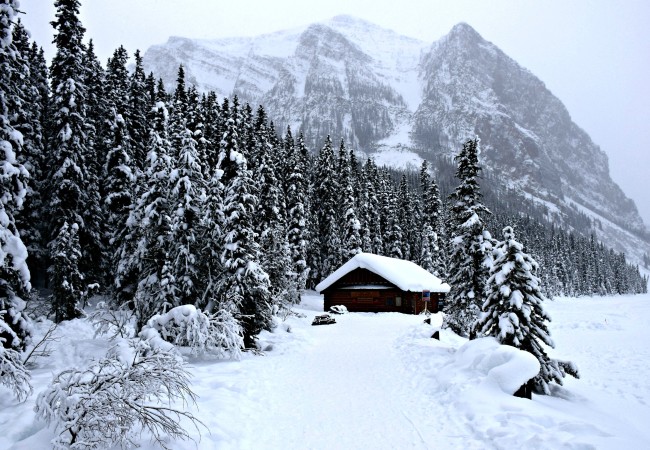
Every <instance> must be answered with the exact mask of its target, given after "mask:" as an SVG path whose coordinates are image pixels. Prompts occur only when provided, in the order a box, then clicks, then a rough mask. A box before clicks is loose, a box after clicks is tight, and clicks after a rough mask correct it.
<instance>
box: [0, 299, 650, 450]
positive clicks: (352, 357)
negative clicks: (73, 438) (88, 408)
mask: <svg viewBox="0 0 650 450" xmlns="http://www.w3.org/2000/svg"><path fill="white" fill-rule="evenodd" d="M545 307H546V308H547V309H548V311H549V312H550V314H551V316H552V317H553V319H554V321H553V322H552V323H551V324H550V331H551V334H552V337H553V339H554V341H555V343H556V345H557V349H556V350H550V352H551V355H552V356H553V357H556V358H560V359H567V360H571V361H574V362H575V363H576V364H577V365H578V367H579V369H580V373H581V375H582V379H580V380H574V379H567V382H566V384H565V386H564V387H561V388H558V389H557V390H556V391H555V393H554V395H553V396H537V395H533V399H532V400H525V399H520V398H515V397H513V396H511V395H510V394H509V393H508V392H509V391H512V390H513V389H514V388H515V387H516V386H517V385H518V384H519V383H521V380H522V379H524V378H526V377H527V376H529V375H530V373H531V370H533V371H534V370H535V363H536V361H531V360H530V358H528V355H526V354H522V352H519V351H518V350H515V349H511V348H504V347H499V346H498V345H496V342H495V341H494V340H492V339H480V340H476V341H472V342H471V343H468V342H467V341H466V340H465V339H462V338H459V337H457V336H455V335H453V334H451V333H449V332H447V331H444V330H443V332H442V333H441V341H436V340H434V339H431V338H430V336H431V334H432V332H433V330H434V329H435V326H436V325H438V324H439V323H440V320H441V317H440V315H434V316H432V318H433V320H432V322H433V325H425V324H424V323H423V318H422V317H421V316H410V315H404V314H399V313H379V314H372V313H350V314H344V315H340V316H336V321H337V323H336V324H333V325H324V326H311V325H310V324H311V321H312V319H313V317H314V316H315V315H319V314H322V297H321V296H319V295H318V294H316V293H314V292H311V293H308V294H307V295H306V296H304V299H303V303H302V304H301V305H300V306H299V307H298V308H297V310H298V311H300V312H302V313H303V314H305V315H306V317H304V318H296V317H292V318H289V319H288V320H286V321H283V322H279V325H278V327H277V328H276V330H275V331H274V332H273V333H267V332H265V333H263V334H262V335H261V338H260V343H261V345H262V346H263V348H264V349H265V351H264V353H265V355H264V356H255V355H251V354H246V355H245V356H244V358H243V359H242V360H241V361H213V360H209V359H207V358H205V357H203V358H201V359H190V364H191V366H192V368H191V372H192V374H193V378H192V386H193V389H194V391H195V392H196V393H197V394H198V395H199V399H198V402H197V405H195V406H192V405H190V406H188V407H187V408H188V409H189V410H190V411H191V412H193V413H194V414H196V415H197V416H198V417H199V418H200V419H201V420H202V421H203V422H204V423H205V425H206V426H207V428H208V430H209V431H207V430H203V431H202V433H201V436H200V438H199V434H198V433H197V432H196V431H193V430H192V429H190V428H188V429H190V433H191V434H192V435H193V436H195V437H196V439H197V441H198V440H199V439H200V441H198V443H197V444H194V443H193V442H190V441H187V442H183V441H180V442H169V446H170V448H173V449H181V450H185V449H187V450H189V449H196V448H199V449H256V450H257V449H326V450H335V449H617V450H619V449H644V448H650V427H648V424H650V377H648V374H650V348H649V347H648V345H647V344H648V342H650V327H648V326H647V318H648V317H650V295H643V296H621V297H607V298H597V297H596V298H581V299H560V300H557V301H554V302H548V303H547V304H546V305H545ZM40 326H41V325H39V327H40ZM43 327H44V326H43ZM287 330H289V331H290V332H288V331H287ZM59 336H60V337H61V341H59V342H58V343H57V344H56V345H57V347H56V349H55V353H54V354H53V355H52V357H51V359H50V360H49V361H48V362H47V363H46V364H45V365H44V366H43V367H41V368H39V369H36V370H35V371H34V384H35V393H34V394H33V395H32V396H31V397H30V398H29V399H28V400H27V401H26V402H25V403H22V404H21V403H16V402H15V401H14V400H13V399H12V398H11V397H10V396H9V395H8V393H7V392H6V391H5V390H3V389H4V388H0V449H7V448H11V449H30V450H31V449H47V448H50V445H49V441H50V439H52V437H53V431H52V430H51V429H48V428H46V426H45V424H44V423H41V422H38V421H35V419H34V413H33V411H32V409H33V406H34V400H35V398H36V395H37V394H38V392H40V391H41V390H43V389H44V387H45V386H46V384H47V383H48V382H49V381H50V380H51V377H52V373H53V372H57V371H59V370H61V369H62V368H65V367H70V366H74V367H81V366H82V365H84V364H86V362H87V361H88V359H89V358H92V357H95V358H97V357H99V356H101V355H103V353H104V352H105V350H106V348H107V347H108V346H109V343H108V342H106V341H105V340H101V339H92V329H91V327H90V325H89V324H88V323H87V322H86V321H83V320H75V321H71V322H68V323H65V324H63V325H62V326H61V327H60V329H59ZM179 406H180V405H179ZM189 426H190V425H189V424H188V427H189ZM141 445H142V448H144V449H155V448H158V447H156V446H155V445H154V444H152V443H150V442H149V440H148V436H147V435H146V434H143V435H142V436H141Z"/></svg>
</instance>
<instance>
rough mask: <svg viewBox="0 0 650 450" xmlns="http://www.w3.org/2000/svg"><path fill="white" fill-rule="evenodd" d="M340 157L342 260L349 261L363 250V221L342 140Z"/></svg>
mask: <svg viewBox="0 0 650 450" xmlns="http://www.w3.org/2000/svg"><path fill="white" fill-rule="evenodd" d="M339 154H340V155H342V157H341V158H339V176H340V179H341V184H340V190H341V195H342V199H341V209H342V215H341V218H342V223H343V227H342V228H343V229H342V232H343V234H342V238H341V249H340V251H341V261H342V262H347V261H348V260H349V259H351V258H352V257H353V256H354V255H356V254H358V253H360V252H361V245H362V242H361V234H360V230H361V223H360V222H359V219H358V218H357V211H356V209H357V208H356V198H355V194H354V188H353V180H352V170H351V167H350V162H349V161H348V159H347V152H346V150H345V144H344V143H343V141H342V140H341V147H340V153H339Z"/></svg>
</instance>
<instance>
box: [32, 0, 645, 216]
mask: <svg viewBox="0 0 650 450" xmlns="http://www.w3.org/2000/svg"><path fill="white" fill-rule="evenodd" d="M51 3H53V1H50V0H28V1H27V0H22V2H21V6H22V9H23V10H24V11H25V12H26V14H25V15H23V16H22V20H23V22H24V23H25V26H26V27H27V28H28V29H29V30H30V31H31V33H32V36H33V38H34V39H36V41H37V42H38V43H39V44H40V45H43V46H44V47H46V53H47V56H48V57H51V56H52V54H53V49H52V46H51V40H52V27H51V26H50V25H49V22H50V21H51V20H53V17H54V8H53V7H52V6H51ZM82 3H84V4H83V5H82V7H81V20H82V22H83V24H84V26H85V27H86V29H87V33H86V38H87V39H88V38H92V39H93V42H94V43H95V50H96V52H97V54H98V56H99V58H100V60H101V61H102V63H105V62H106V59H107V58H108V57H109V56H110V55H111V54H112V52H113V50H114V49H115V48H117V47H118V46H119V45H120V44H122V45H124V46H125V47H126V49H127V50H128V51H129V52H130V53H131V54H132V53H133V52H134V51H135V50H136V49H138V48H139V49H141V50H142V51H143V52H144V51H145V50H146V49H147V48H148V47H149V46H150V45H152V44H158V43H163V42H165V41H166V40H167V38H168V37H169V36H171V35H174V36H184V37H190V38H208V39H209V38H218V37H232V36H254V35H257V34H261V33H267V32H273V31H277V30H281V29H287V28H294V27H299V26H303V25H306V24H309V23H312V22H318V21H322V20H326V19H329V18H331V17H333V16H335V15H338V14H350V15H353V16H357V17H360V18H363V19H365V20H368V21H370V22H374V23H376V24H377V25H380V26H382V27H385V28H389V29H392V30H395V31H396V32H398V33H400V34H404V35H407V36H411V37H415V38H418V39H422V40H424V41H427V42H433V41H434V40H437V39H439V38H440V37H441V36H443V35H444V34H446V33H447V32H448V31H449V30H450V29H451V28H452V26H453V25H455V24H456V23H458V22H467V23H468V24H470V25H471V26H472V27H474V28H475V29H476V30H477V31H478V32H479V33H480V34H481V35H482V36H483V37H484V38H485V39H487V40H489V41H491V42H493V43H494V44H496V45H497V46H498V47H499V48H501V49H502V50H503V51H504V52H505V53H506V54H507V55H509V56H510V57H512V58H513V59H515V60H516V61H517V62H519V63H520V64H521V65H522V66H524V67H526V68H527V69H529V70H530V71H531V72H532V73H533V74H535V75H536V76H537V77H539V78H540V79H541V80H542V81H543V82H544V83H545V84H546V86H547V87H548V88H549V89H550V90H551V92H553V94H555V95H556V96H557V97H558V98H559V99H560V100H561V101H562V102H563V103H564V104H565V105H566V107H567V109H568V110H569V113H570V114H571V117H572V118H573V120H574V122H576V123H577V124H578V126H580V127H581V128H583V129H584V130H585V131H587V133H589V135H590V136H591V137H592V139H593V140H594V142H595V143H596V144H598V145H600V147H601V148H602V150H604V151H605V152H606V153H607V155H608V156H609V161H610V173H611V175H612V178H613V179H614V181H615V182H617V183H618V184H619V185H620V186H621V187H622V189H623V191H624V192H625V193H626V194H627V195H628V196H629V197H631V198H632V199H633V200H634V201H635V202H636V204H637V207H638V208H639V212H640V213H641V216H642V217H643V219H644V221H645V222H646V224H650V189H649V188H648V181H647V178H648V175H649V174H650V169H649V168H650V106H649V105H650V87H649V85H648V79H647V78H648V73H649V70H648V69H649V65H650V27H648V25H647V22H648V19H650V2H648V1H646V0H626V1H621V2H619V1H609V0H570V1H567V0H545V1H519V0H490V1H489V2H488V1H482V0H475V1H469V0H449V1H441V0H426V1H424V0H423V1H414V0H401V1H394V0H329V1H328V2H318V3H316V2H310V1H306V0H302V1H295V0H275V1H273V2H270V1H265V0H238V1H237V2H226V1H214V0H182V1H179V0H110V1H97V0H93V1H90V0H86V1H83V0H82Z"/></svg>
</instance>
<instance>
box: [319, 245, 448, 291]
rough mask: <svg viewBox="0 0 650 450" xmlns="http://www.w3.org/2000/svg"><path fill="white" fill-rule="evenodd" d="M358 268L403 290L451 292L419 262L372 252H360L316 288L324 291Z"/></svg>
mask: <svg viewBox="0 0 650 450" xmlns="http://www.w3.org/2000/svg"><path fill="white" fill-rule="evenodd" d="M356 269H367V270H369V271H371V272H373V273H376V274H377V275H379V276H381V277H382V278H384V279H385V280H388V281H390V282H391V283H393V284H394V285H395V286H397V287H398V288H400V289H401V290H402V291H411V292H422V291H423V290H429V291H431V292H445V293H446V292H449V285H448V284H447V283H443V282H442V280H440V278H438V277H436V276H435V275H432V274H430V273H429V272H427V271H426V270H424V269H423V268H422V267H420V266H418V265H417V264H415V263H413V262H411V261H406V260H404V259H396V258H389V257H387V256H380V255H374V254H372V253H358V254H357V255H355V256H353V257H352V258H350V260H349V261H348V262H346V263H345V264H343V265H342V266H341V267H339V268H338V269H337V270H336V271H334V272H333V273H332V274H331V275H330V276H329V277H327V278H325V279H324V280H323V281H321V282H320V283H319V284H318V286H316V290H317V291H318V292H323V291H324V290H325V289H327V288H328V287H330V286H331V285H332V284H334V283H335V282H336V281H338V280H339V279H340V278H341V277H343V276H345V275H347V274H348V273H350V272H352V271H353V270H356Z"/></svg>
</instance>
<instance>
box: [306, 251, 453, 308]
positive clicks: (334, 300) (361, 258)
mask: <svg viewBox="0 0 650 450" xmlns="http://www.w3.org/2000/svg"><path fill="white" fill-rule="evenodd" d="M316 290H317V291H318V292H320V293H321V294H323V296H324V304H323V309H324V310H325V311H329V309H330V307H332V306H334V305H344V306H345V307H346V308H347V309H348V311H356V312H401V313H406V314H419V313H421V312H423V311H424V310H425V308H426V309H427V310H428V311H431V312H433V313H435V312H438V311H439V310H440V309H441V307H442V305H443V302H444V298H445V294H447V293H448V292H449V285H448V284H447V283H444V282H443V281H442V280H440V278H438V277H436V276H434V275H432V274H431V273H429V272H427V271H426V270H424V269H423V268H422V267H420V266H418V265H417V264H415V263H412V262H410V261H405V260H402V259H396V258H388V257H386V256H379V255H373V254H371V253H359V254H357V255H356V256H354V257H353V258H352V259H350V260H349V261H348V262H346V263H345V264H343V265H342V266H341V267H339V268H338V269H337V270H336V271H334V273H332V274H331V275H330V276H328V277H327V278H325V279H324V280H323V281H321V282H320V283H319V284H318V286H316ZM427 296H429V299H430V301H426V302H425V300H426V297H427Z"/></svg>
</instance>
